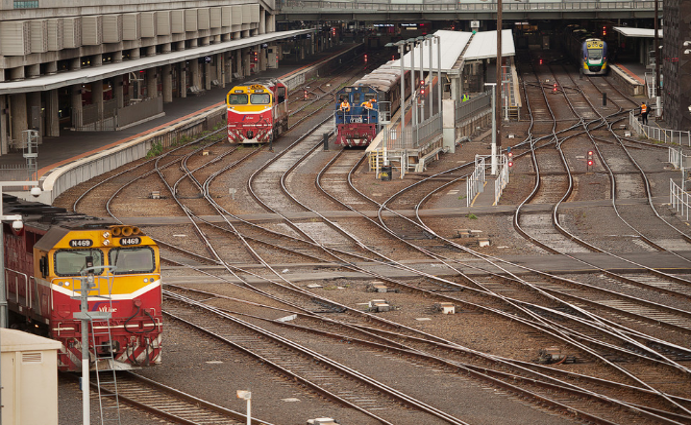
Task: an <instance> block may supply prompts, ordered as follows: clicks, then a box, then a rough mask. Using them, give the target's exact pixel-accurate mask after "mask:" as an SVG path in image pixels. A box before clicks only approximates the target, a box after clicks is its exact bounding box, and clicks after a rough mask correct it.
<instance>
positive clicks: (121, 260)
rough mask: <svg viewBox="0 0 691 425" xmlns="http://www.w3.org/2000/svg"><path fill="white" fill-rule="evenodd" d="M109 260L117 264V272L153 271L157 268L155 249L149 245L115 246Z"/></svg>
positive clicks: (112, 263)
mask: <svg viewBox="0 0 691 425" xmlns="http://www.w3.org/2000/svg"><path fill="white" fill-rule="evenodd" d="M108 262H109V263H110V265H112V266H115V267H116V268H115V274H131V273H152V272H153V271H154V270H156V260H155V257H154V250H153V249H152V248H151V247H148V246H141V247H134V248H113V249H111V250H110V252H109V253H108Z"/></svg>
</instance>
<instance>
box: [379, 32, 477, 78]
mask: <svg viewBox="0 0 691 425" xmlns="http://www.w3.org/2000/svg"><path fill="white" fill-rule="evenodd" d="M432 35H436V36H439V40H440V42H441V53H442V54H441V70H442V72H448V71H449V70H451V69H453V65H454V64H455V63H456V60H458V58H459V57H460V56H461V53H463V49H465V46H466V45H467V44H468V41H469V40H470V37H471V36H472V35H473V34H472V33H470V32H463V31H447V30H439V31H437V32H435V33H434V34H432ZM420 49H421V48H420V47H417V48H416V49H415V50H414V53H415V57H414V58H413V61H412V62H413V65H414V67H415V69H420ZM438 50H439V48H438V46H437V45H436V44H434V43H433V44H432V66H431V69H432V70H436V69H438V67H439V58H438V55H437V52H438ZM411 56H412V55H411V53H410V52H408V53H406V54H405V55H404V56H403V66H404V67H405V68H406V69H410V63H411ZM393 66H394V67H400V66H401V62H400V60H398V59H397V60H395V61H394V63H393ZM422 67H423V68H424V69H426V70H429V69H430V63H429V44H428V43H425V47H424V48H423V49H422Z"/></svg>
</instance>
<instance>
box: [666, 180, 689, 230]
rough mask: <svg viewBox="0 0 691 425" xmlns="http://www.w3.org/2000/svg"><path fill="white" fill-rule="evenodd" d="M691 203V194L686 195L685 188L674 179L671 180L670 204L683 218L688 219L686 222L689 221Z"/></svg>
mask: <svg viewBox="0 0 691 425" xmlns="http://www.w3.org/2000/svg"><path fill="white" fill-rule="evenodd" d="M682 181H683V180H682ZM690 201H691V198H690V197H689V194H688V193H686V191H685V190H684V188H682V187H681V186H679V185H678V184H676V183H674V181H673V180H672V179H669V203H670V204H672V207H673V208H674V209H675V210H676V211H677V213H679V214H681V215H682V216H683V217H686V220H688V219H689V203H691V202H690Z"/></svg>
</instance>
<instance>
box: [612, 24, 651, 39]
mask: <svg viewBox="0 0 691 425" xmlns="http://www.w3.org/2000/svg"><path fill="white" fill-rule="evenodd" d="M613 28H614V31H616V32H618V33H621V34H623V35H624V36H625V37H640V38H655V28H631V27H613ZM657 36H658V37H659V38H662V28H660V29H658V33H657Z"/></svg>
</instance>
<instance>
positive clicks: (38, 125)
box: [26, 91, 43, 144]
mask: <svg viewBox="0 0 691 425" xmlns="http://www.w3.org/2000/svg"><path fill="white" fill-rule="evenodd" d="M26 116H27V125H26V127H27V128H30V129H32V130H36V131H38V143H39V144H41V143H42V141H43V113H42V111H41V92H38V91H35V92H31V93H27V94H26Z"/></svg>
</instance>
